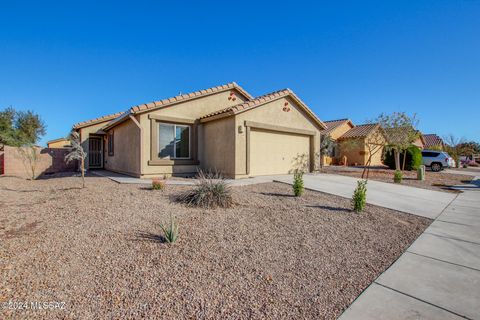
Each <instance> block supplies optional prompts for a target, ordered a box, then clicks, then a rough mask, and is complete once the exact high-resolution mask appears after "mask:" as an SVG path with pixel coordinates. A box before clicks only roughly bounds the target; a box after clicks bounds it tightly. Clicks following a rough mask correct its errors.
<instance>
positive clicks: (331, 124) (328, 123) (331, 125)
mask: <svg viewBox="0 0 480 320" xmlns="http://www.w3.org/2000/svg"><path fill="white" fill-rule="evenodd" d="M323 123H325V125H326V126H327V129H325V130H323V131H322V134H323V135H328V134H330V133H331V132H332V131H334V130H335V129H336V128H338V127H339V126H341V125H342V124H345V123H350V124H351V125H352V127H354V124H353V123H352V121H351V120H350V119H338V120H329V121H324V122H323Z"/></svg>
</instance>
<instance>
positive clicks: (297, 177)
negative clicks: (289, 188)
mask: <svg viewBox="0 0 480 320" xmlns="http://www.w3.org/2000/svg"><path fill="white" fill-rule="evenodd" d="M303 190H304V187H303V172H302V171H299V170H297V171H295V173H294V174H293V194H294V195H295V197H300V196H301V195H302V194H303Z"/></svg>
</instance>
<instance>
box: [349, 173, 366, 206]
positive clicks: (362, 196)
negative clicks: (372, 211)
mask: <svg viewBox="0 0 480 320" xmlns="http://www.w3.org/2000/svg"><path fill="white" fill-rule="evenodd" d="M366 203H367V180H359V181H358V182H357V188H356V189H355V191H354V192H353V197H352V205H353V210H354V211H355V212H357V213H360V212H362V211H363V209H365V205H366Z"/></svg>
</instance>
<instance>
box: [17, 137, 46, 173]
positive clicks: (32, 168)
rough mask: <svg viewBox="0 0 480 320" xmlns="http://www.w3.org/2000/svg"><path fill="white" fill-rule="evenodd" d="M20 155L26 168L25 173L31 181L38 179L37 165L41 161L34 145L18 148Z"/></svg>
mask: <svg viewBox="0 0 480 320" xmlns="http://www.w3.org/2000/svg"><path fill="white" fill-rule="evenodd" d="M17 152H18V155H19V156H20V159H21V160H22V163H23V165H24V167H25V172H26V173H27V175H28V176H29V177H30V179H31V180H35V179H36V178H37V165H38V162H39V161H40V155H39V154H38V152H37V148H36V147H35V146H34V145H26V146H23V147H18V148H17Z"/></svg>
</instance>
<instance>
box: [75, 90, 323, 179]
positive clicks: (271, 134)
mask: <svg viewBox="0 0 480 320" xmlns="http://www.w3.org/2000/svg"><path fill="white" fill-rule="evenodd" d="M325 128H326V127H325V125H324V124H323V122H322V121H320V119H319V118H318V117H317V116H316V115H315V114H314V113H313V112H312V111H311V110H310V109H309V108H308V107H307V105H306V104H305V103H304V102H302V100H300V98H299V97H298V96H296V95H295V93H293V92H292V91H291V90H289V89H285V90H281V91H277V92H273V93H270V94H267V95H264V96H260V97H257V98H253V97H252V96H251V95H250V94H249V93H248V92H246V91H245V90H244V89H243V88H242V87H240V86H239V85H237V84H236V83H229V84H226V85H222V86H218V87H214V88H210V89H206V90H201V91H197V92H193V93H189V94H183V95H179V96H176V97H173V98H169V99H165V100H161V101H155V102H151V103H147V104H141V105H137V106H134V107H131V108H130V109H128V110H127V111H125V112H121V113H117V114H114V115H109V116H106V117H102V118H98V119H94V120H90V121H86V122H82V123H79V124H76V125H75V126H74V129H75V130H77V131H78V132H79V133H80V136H81V139H82V144H83V146H84V147H85V149H86V150H88V152H89V156H88V159H87V165H88V167H89V168H90V169H93V168H105V169H107V170H111V171H115V172H119V173H125V174H128V175H131V176H135V177H141V178H149V177H159V176H160V177H161V176H164V175H166V176H170V175H191V174H195V173H196V172H197V170H198V169H203V170H216V171H218V172H220V173H222V174H223V175H224V176H225V177H229V178H244V177H249V176H256V175H268V174H282V173H288V172H291V171H292V169H294V168H295V165H296V159H298V157H299V156H302V155H303V156H304V157H305V159H308V168H309V170H310V171H312V170H314V163H315V162H316V161H315V154H316V153H318V151H319V143H320V131H321V130H324V129H325Z"/></svg>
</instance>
